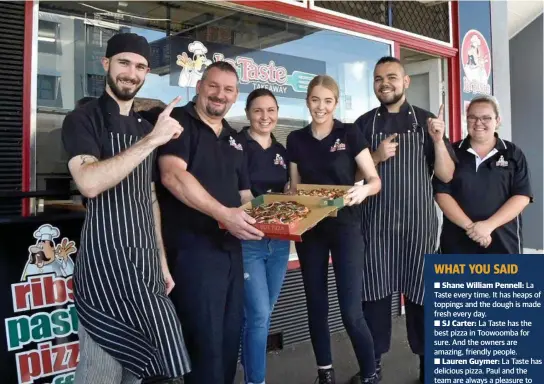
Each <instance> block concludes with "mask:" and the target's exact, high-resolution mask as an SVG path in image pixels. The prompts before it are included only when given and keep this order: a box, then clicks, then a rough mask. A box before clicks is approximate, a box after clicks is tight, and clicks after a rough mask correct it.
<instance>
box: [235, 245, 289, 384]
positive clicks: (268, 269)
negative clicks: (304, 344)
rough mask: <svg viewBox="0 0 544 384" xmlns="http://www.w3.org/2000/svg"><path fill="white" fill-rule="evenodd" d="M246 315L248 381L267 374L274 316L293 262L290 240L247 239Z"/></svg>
mask: <svg viewBox="0 0 544 384" xmlns="http://www.w3.org/2000/svg"><path fill="white" fill-rule="evenodd" d="M242 250H243V257H244V314H245V326H244V332H243V335H242V365H243V366H244V380H245V382H246V383H248V384H249V383H251V384H261V383H264V382H265V377H266V343H267V339H268V330H269V328H270V317H271V315H272V310H273V309H274V305H275V304H276V301H277V300H278V297H279V295H280V291H281V286H282V284H283V279H284V278H285V273H286V271H287V262H288V261H289V241H285V240H276V239H262V240H259V241H243V242H242Z"/></svg>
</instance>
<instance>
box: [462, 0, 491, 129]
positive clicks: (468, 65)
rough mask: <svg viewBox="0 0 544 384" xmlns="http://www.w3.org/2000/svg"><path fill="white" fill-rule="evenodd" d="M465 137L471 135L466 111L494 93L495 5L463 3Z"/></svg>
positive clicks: (473, 2)
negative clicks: (475, 101)
mask: <svg viewBox="0 0 544 384" xmlns="http://www.w3.org/2000/svg"><path fill="white" fill-rule="evenodd" d="M458 5H459V61H460V63H461V105H462V116H461V122H462V130H463V132H462V137H464V136H466V134H467V126H466V120H467V119H466V108H467V106H468V103H469V102H470V100H471V99H472V98H474V97H475V96H476V95H492V94H493V74H492V72H491V69H492V64H493V62H492V61H493V60H492V55H491V3H490V2H489V1H459V2H458Z"/></svg>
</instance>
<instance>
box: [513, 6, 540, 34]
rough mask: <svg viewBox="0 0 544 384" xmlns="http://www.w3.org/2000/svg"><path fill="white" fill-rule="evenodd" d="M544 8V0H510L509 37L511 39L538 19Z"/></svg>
mask: <svg viewBox="0 0 544 384" xmlns="http://www.w3.org/2000/svg"><path fill="white" fill-rule="evenodd" d="M543 8H544V2H542V1H538V0H536V1H535V0H533V1H519V0H508V37H509V38H510V39H511V38H512V37H514V36H515V35H516V34H517V33H518V32H520V31H521V30H522V29H523V28H525V27H526V26H527V25H529V24H530V23H531V22H532V21H533V20H534V19H536V18H537V17H538V16H539V15H540V14H542V10H543Z"/></svg>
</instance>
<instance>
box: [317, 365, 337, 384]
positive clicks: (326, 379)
mask: <svg viewBox="0 0 544 384" xmlns="http://www.w3.org/2000/svg"><path fill="white" fill-rule="evenodd" d="M315 383H318V384H336V381H335V378H334V369H333V368H329V369H318V370H317V379H316V380H315V382H314V384H315Z"/></svg>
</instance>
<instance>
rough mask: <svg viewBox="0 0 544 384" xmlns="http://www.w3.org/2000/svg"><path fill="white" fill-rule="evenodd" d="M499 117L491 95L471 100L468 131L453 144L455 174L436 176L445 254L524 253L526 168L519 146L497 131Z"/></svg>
mask: <svg viewBox="0 0 544 384" xmlns="http://www.w3.org/2000/svg"><path fill="white" fill-rule="evenodd" d="M500 122H501V118H500V115H499V104H498V102H497V101H496V100H495V98H493V97H491V96H477V97H475V98H474V99H472V101H471V102H470V104H469V105H468V108H467V127H468V136H467V137H465V138H464V139H463V140H461V141H459V142H457V143H455V144H453V147H454V150H455V155H456V156H457V158H458V160H459V162H458V164H457V166H456V167H455V173H454V175H453V179H452V180H451V181H450V182H449V183H444V182H441V181H439V180H436V178H435V180H434V190H435V199H436V202H437V203H438V205H439V206H440V209H442V211H443V212H444V225H443V228H442V234H441V238H440V249H441V252H442V253H444V254H486V253H487V254H519V253H523V238H522V230H521V227H522V220H521V213H522V212H523V210H524V209H525V207H527V205H528V204H529V203H530V202H532V201H533V192H532V190H531V181H530V175H529V167H528V165H527V160H526V159H525V155H524V154H523V152H522V150H521V149H520V148H519V147H517V146H516V145H514V144H513V143H511V142H510V141H506V140H504V139H501V138H500V137H499V135H498V134H497V128H498V126H499V125H500Z"/></svg>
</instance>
